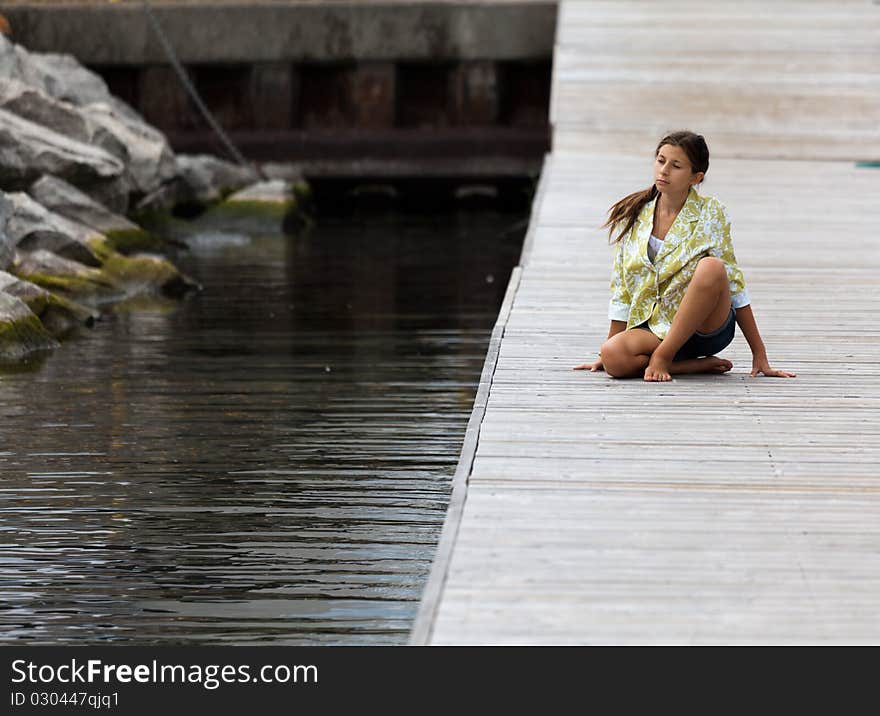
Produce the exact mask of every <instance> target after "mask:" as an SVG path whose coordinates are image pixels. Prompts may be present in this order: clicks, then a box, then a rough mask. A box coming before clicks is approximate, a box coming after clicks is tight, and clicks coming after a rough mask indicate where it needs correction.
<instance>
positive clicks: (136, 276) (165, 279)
mask: <svg viewBox="0 0 880 716" xmlns="http://www.w3.org/2000/svg"><path fill="white" fill-rule="evenodd" d="M89 245H90V246H91V248H92V251H94V252H95V255H96V256H98V257H99V258H100V259H101V271H103V272H104V274H105V276H106V277H107V278H108V279H109V280H110V281H112V282H113V283H114V284H115V285H116V286H118V287H120V288H121V289H122V290H123V292H124V294H125V296H133V295H137V294H140V293H151V292H156V293H161V294H163V295H166V296H181V295H183V294H185V293H187V292H189V291H193V290H199V289H200V288H201V287H200V286H199V284H198V283H196V282H195V281H193V280H192V279H191V278H189V277H188V276H184V275H183V274H182V273H180V271H178V269H177V267H176V266H175V265H174V264H173V263H171V262H170V261H169V260H168V259H166V258H163V257H161V256H156V255H154V254H134V255H131V256H126V255H125V254H121V253H119V252H118V251H116V250H114V248H113V244H112V241H111V240H110V239H109V238H107V239H103V240H101V239H95V240H93V241H91V242H90V243H89Z"/></svg>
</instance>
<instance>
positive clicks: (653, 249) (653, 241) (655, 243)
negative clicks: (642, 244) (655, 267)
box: [648, 234, 663, 263]
mask: <svg viewBox="0 0 880 716" xmlns="http://www.w3.org/2000/svg"><path fill="white" fill-rule="evenodd" d="M662 246H663V239H658V238H657V237H656V236H654V234H651V237H650V238H649V239H648V258H649V259H651V263H654V259H655V258H656V257H657V252H658V251H659V250H660V248H661V247H662Z"/></svg>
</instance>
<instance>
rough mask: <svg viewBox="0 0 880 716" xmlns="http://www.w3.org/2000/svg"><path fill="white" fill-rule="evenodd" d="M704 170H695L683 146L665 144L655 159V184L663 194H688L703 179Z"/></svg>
mask: <svg viewBox="0 0 880 716" xmlns="http://www.w3.org/2000/svg"><path fill="white" fill-rule="evenodd" d="M703 176H704V172H694V171H692V169H691V163H690V160H689V159H688V157H687V154H685V152H684V150H683V149H682V148H681V147H675V146H673V145H671V144H664V145H663V146H662V147H660V150H659V151H658V152H657V157H656V159H654V184H655V186H656V187H657V190H658V191H659V192H661V193H663V194H665V193H669V194H673V195H681V194H687V192H688V190H689V189H690V188H691V186H692V185H693V184H699V183H700V182H701V181H702V180H703Z"/></svg>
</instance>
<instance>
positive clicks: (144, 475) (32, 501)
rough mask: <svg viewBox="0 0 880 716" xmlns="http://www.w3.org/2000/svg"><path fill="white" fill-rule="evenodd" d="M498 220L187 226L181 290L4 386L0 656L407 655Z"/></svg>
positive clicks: (496, 269) (484, 304)
mask: <svg viewBox="0 0 880 716" xmlns="http://www.w3.org/2000/svg"><path fill="white" fill-rule="evenodd" d="M517 218H518V217H512V216H510V215H496V214H491V213H480V214H475V213H469V214H466V215H448V216H442V217H414V216H398V217H384V218H382V217H372V218H362V219H360V220H357V219H356V220H353V221H346V222H345V223H341V222H339V223H333V222H327V223H325V224H323V225H322V226H321V228H320V229H319V230H316V231H315V232H313V233H311V234H310V235H308V236H305V237H300V238H297V239H290V238H284V237H282V236H279V235H273V234H270V233H268V234H267V233H266V231H267V227H266V226H260V225H259V224H254V225H253V226H250V227H247V230H246V231H241V230H240V229H241V227H238V228H237V229H236V230H230V229H229V227H212V226H208V225H205V226H203V227H202V228H201V229H200V231H201V232H202V233H201V234H200V235H198V236H196V237H194V238H193V240H192V241H191V244H192V250H191V251H190V252H188V253H186V254H181V255H180V256H179V257H177V260H178V263H180V264H182V266H183V268H184V269H185V270H186V271H187V272H189V273H190V274H191V275H193V276H194V277H195V278H196V279H197V280H198V281H199V282H200V283H202V284H203V285H204V286H205V287H206V290H205V291H204V292H203V293H202V294H200V295H197V296H193V297H190V298H189V299H188V300H186V301H184V302H183V303H173V302H154V301H150V302H145V301H143V300H141V301H134V302H131V303H129V304H126V305H121V306H118V307H117V308H116V309H115V310H114V312H113V313H112V314H111V315H108V316H107V317H106V318H105V319H104V320H103V321H102V322H100V323H99V324H98V325H97V326H96V327H95V329H93V330H92V331H90V332H89V333H88V334H87V335H84V336H82V337H80V338H77V339H74V340H71V341H68V342H67V343H66V344H65V345H64V347H63V348H62V349H61V350H59V351H57V352H56V353H55V354H54V355H52V356H50V357H49V358H48V359H46V360H45V361H44V362H43V363H42V365H40V366H39V367H38V368H37V369H36V370H33V371H30V372H28V371H18V372H6V373H3V374H2V376H0V415H2V419H0V474H2V482H0V489H2V493H3V500H2V510H0V540H2V544H3V550H2V553H0V554H2V556H0V560H2V575H3V576H2V578H0V629H2V635H3V636H2V641H3V642H4V643H15V642H20V641H21V640H29V641H30V642H32V643H37V644H47V643H54V644H59V643H97V642H105V641H118V642H120V643H137V644H150V643H162V644H186V643H189V644H192V643H227V644H228V643H235V644H261V643H274V644H309V643H334V644H359V643H368V644H385V643H388V644H396V643H404V642H405V641H406V638H407V633H408V630H409V628H410V626H411V622H412V619H413V618H414V616H415V611H416V607H417V601H418V598H419V595H420V592H421V588H422V586H423V584H424V581H425V578H426V576H427V572H428V570H429V568H430V563H431V560H432V558H433V553H434V549H435V546H436V540H437V538H438V535H439V530H440V527H441V525H442V520H443V515H444V511H445V505H446V501H447V498H448V491H449V481H450V479H451V476H452V474H453V472H454V469H455V464H456V462H457V459H458V454H459V450H460V447H461V442H462V439H463V436H464V430H465V426H466V423H467V419H468V417H469V414H470V407H471V403H472V401H473V397H474V394H475V390H476V384H477V381H478V379H479V373H480V369H481V367H482V361H483V358H484V355H485V349H486V345H487V342H488V337H489V332H490V330H491V326H492V324H493V323H494V320H495V316H496V314H497V310H498V307H499V306H500V303H501V299H502V297H503V292H504V290H505V288H506V284H507V279H508V276H509V273H510V269H511V267H512V266H513V265H514V264H515V262H516V258H517V256H518V254H519V248H520V243H521V239H522V232H521V231H519V232H513V233H511V232H505V230H506V229H507V228H509V227H510V226H511V224H513V223H514V222H515V221H516V220H517Z"/></svg>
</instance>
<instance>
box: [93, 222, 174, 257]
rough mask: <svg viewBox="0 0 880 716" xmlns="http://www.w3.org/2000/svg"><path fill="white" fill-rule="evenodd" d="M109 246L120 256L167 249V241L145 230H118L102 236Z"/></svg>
mask: <svg viewBox="0 0 880 716" xmlns="http://www.w3.org/2000/svg"><path fill="white" fill-rule="evenodd" d="M104 237H105V238H106V239H107V242H108V244H109V246H110V247H111V248H112V249H113V250H114V251H118V252H119V253H121V254H132V253H136V252H139V251H161V250H163V249H164V248H166V247H167V245H168V241H167V240H165V239H163V238H162V237H161V236H157V235H156V234H153V233H151V232H149V231H147V230H146V229H143V228H140V227H138V228H137V229H119V230H115V231H108V232H106V233H105V234H104Z"/></svg>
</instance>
